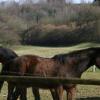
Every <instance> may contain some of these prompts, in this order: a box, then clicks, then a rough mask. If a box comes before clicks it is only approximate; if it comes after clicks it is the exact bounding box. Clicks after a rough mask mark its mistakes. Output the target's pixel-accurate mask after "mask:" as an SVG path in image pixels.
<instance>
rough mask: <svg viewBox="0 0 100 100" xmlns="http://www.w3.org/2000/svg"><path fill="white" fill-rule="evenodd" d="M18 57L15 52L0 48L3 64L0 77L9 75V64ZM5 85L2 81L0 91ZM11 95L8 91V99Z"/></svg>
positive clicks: (0, 58)
mask: <svg viewBox="0 0 100 100" xmlns="http://www.w3.org/2000/svg"><path fill="white" fill-rule="evenodd" d="M16 57H18V55H17V54H16V53H15V52H14V51H12V50H11V49H9V48H5V47H2V46H0V63H2V70H1V73H0V75H7V73H6V72H7V71H8V69H7V66H8V62H9V61H10V60H12V59H14V58H16ZM3 83H4V81H0V91H1V88H2V86H3ZM8 88H9V84H8ZM11 93H12V92H11ZM11 93H10V94H11ZM10 94H9V91H8V96H7V97H8V98H9V97H11V95H10Z"/></svg>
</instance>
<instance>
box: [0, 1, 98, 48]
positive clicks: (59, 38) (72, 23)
mask: <svg viewBox="0 0 100 100" xmlns="http://www.w3.org/2000/svg"><path fill="white" fill-rule="evenodd" d="M33 1H34V0H24V1H23V0H20V2H15V1H14V0H12V1H11V2H1V3H0V44H3V45H15V44H29V45H45V46H65V45H73V44H77V43H81V42H100V6H99V4H100V3H99V1H97V0H94V1H97V2H94V3H91V4H90V3H88V4H86V3H85V2H84V0H82V4H73V2H72V0H68V2H67V3H65V1H64V0H58V1H57V2H55V3H54V2H53V0H47V2H46V1H45V0H40V1H39V2H38V3H34V2H33ZM55 1H56V0H55ZM52 2H53V3H52Z"/></svg>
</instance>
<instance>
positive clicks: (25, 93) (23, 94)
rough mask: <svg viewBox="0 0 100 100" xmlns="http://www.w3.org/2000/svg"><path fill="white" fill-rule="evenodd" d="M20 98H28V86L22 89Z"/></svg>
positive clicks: (24, 99) (21, 99)
mask: <svg viewBox="0 0 100 100" xmlns="http://www.w3.org/2000/svg"><path fill="white" fill-rule="evenodd" d="M20 100H27V88H25V87H23V88H22V89H21V92H20Z"/></svg>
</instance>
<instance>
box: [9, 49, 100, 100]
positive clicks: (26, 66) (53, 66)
mask: <svg viewBox="0 0 100 100" xmlns="http://www.w3.org/2000/svg"><path fill="white" fill-rule="evenodd" d="M99 57H100V48H86V49H83V50H76V51H73V52H70V53H68V54H57V55H55V56H53V57H51V58H43V57H40V56H37V55H23V56H20V57H17V58H15V59H13V60H12V61H11V62H10V66H9V70H10V71H11V70H12V72H15V71H16V72H19V73H18V75H31V76H40V77H64V78H69V77H72V78H80V77H81V75H82V73H83V72H85V71H86V70H87V69H88V68H89V67H91V66H92V65H96V66H97V67H98V68H100V63H99V61H100V58H99ZM16 68H17V69H16ZM26 87H27V86H26ZM26 87H23V88H22V86H21V87H20V86H18V87H17V89H16V90H15V92H14V94H13V100H16V98H17V97H18V95H19V94H18V93H20V91H21V92H22V93H23V91H24V92H25V91H26ZM34 87H37V88H47V89H48V88H49V89H54V90H55V91H54V93H55V94H54V95H55V100H63V91H64V90H66V92H67V100H74V96H75V90H76V85H75V84H65V85H63V84H60V85H56V86H55V85H51V84H50V83H48V84H47V85H43V84H41V83H39V84H33V85H32V89H34ZM25 94H26V93H25ZM23 100H25V99H23ZM37 100H38V98H37Z"/></svg>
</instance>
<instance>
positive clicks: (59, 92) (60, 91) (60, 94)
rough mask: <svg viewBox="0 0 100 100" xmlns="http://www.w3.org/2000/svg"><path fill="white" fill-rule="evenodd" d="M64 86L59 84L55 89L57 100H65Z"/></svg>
mask: <svg viewBox="0 0 100 100" xmlns="http://www.w3.org/2000/svg"><path fill="white" fill-rule="evenodd" d="M63 91H64V89H63V86H59V87H58V88H57V89H55V93H56V98H55V100H63Z"/></svg>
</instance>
